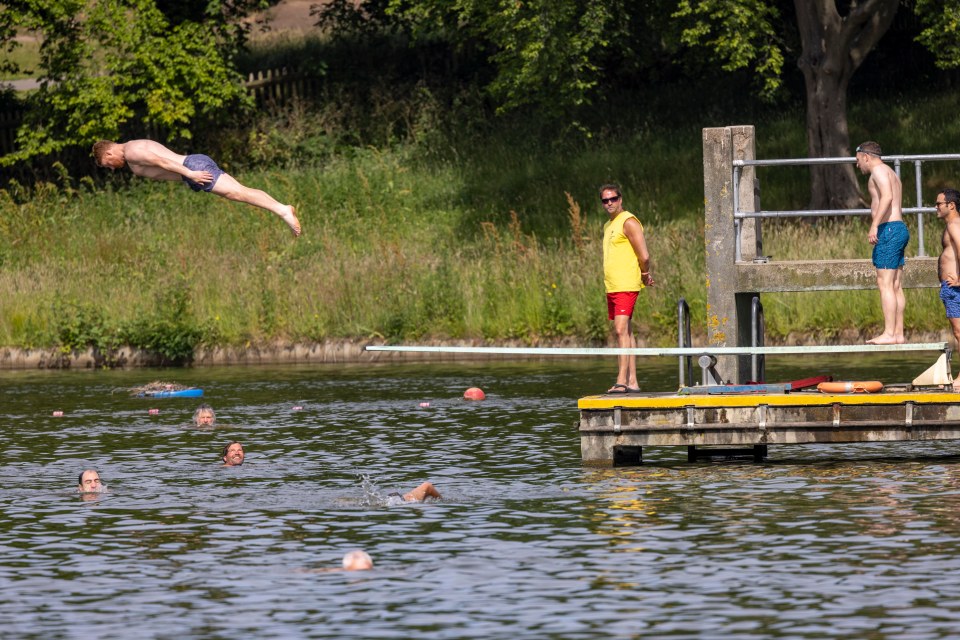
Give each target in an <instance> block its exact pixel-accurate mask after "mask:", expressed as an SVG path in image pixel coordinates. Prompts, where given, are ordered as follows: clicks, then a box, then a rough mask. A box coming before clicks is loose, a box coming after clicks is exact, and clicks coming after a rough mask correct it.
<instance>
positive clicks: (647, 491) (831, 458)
mask: <svg viewBox="0 0 960 640" xmlns="http://www.w3.org/2000/svg"><path fill="white" fill-rule="evenodd" d="M835 366H836V365H835V363H829V362H827V363H822V362H820V363H818V362H814V363H809V362H808V363H804V366H803V367H801V368H799V369H797V370H791V369H788V368H781V370H779V371H777V370H772V371H770V375H769V376H768V378H770V379H771V380H777V379H780V380H783V379H796V378H800V377H807V376H809V375H814V374H816V373H820V372H823V371H824V369H826V372H829V373H835V374H836V375H838V376H842V375H843V373H844V372H838V371H835V370H830V369H829V368H828V367H835ZM903 368H904V365H903V363H902V362H899V361H894V362H890V363H880V364H879V365H877V364H876V363H872V364H871V373H873V374H874V375H871V376H869V377H871V378H879V379H885V378H884V376H892V378H889V379H887V381H900V378H901V377H903V376H902V374H900V371H901V370H903ZM913 368H916V369H917V372H919V371H920V370H922V369H923V368H925V365H923V364H918V365H916V367H912V368H910V370H911V371H912V370H913ZM768 369H770V364H768ZM811 369H813V371H811ZM612 371H613V368H612V367H611V365H610V363H603V362H599V361H569V360H549V361H532V362H520V363H503V362H495V363H467V364H462V363H461V364H433V365H413V364H408V365H385V366H337V367H331V366H327V367H293V366H291V367H261V368H240V367H237V368H227V369H194V370H186V371H176V372H175V373H171V372H169V371H165V372H162V374H161V373H158V372H156V371H153V372H150V371H146V372H145V371H128V372H68V373H50V372H15V373H0V394H2V395H0V426H2V428H0V451H2V473H3V478H4V479H5V485H6V488H5V490H4V492H3V493H2V494H0V504H2V508H3V519H2V524H0V584H2V585H3V587H4V589H3V592H2V593H3V595H2V596H0V624H2V627H0V628H2V629H3V635H4V637H37V638H40V637H43V638H48V637H65V638H67V637H78V638H79V637H87V636H91V635H100V636H104V637H123V638H128V637H156V638H171V637H196V638H220V637H224V636H227V635H232V634H238V633H245V634H248V635H250V636H251V637H257V638H260V637H278V638H280V637H282V638H288V637H325V638H371V637H388V638H413V637H423V638H490V637H536V638H558V639H559V638H564V639H566V638H596V637H605V638H606V637H610V638H636V637H663V636H675V637H702V638H715V637H720V636H725V637H732V638H738V637H742V638H757V637H769V638H824V637H832V638H854V637H857V638H859V637H869V638H901V637H910V638H946V637H952V636H954V635H955V633H956V630H957V629H958V628H960V626H958V625H960V604H958V603H960V597H958V596H960V579H958V578H956V577H955V576H956V575H957V574H958V572H960V554H958V551H957V548H958V545H957V531H958V528H960V450H958V449H957V447H956V446H955V443H951V442H911V443H903V444H871V445H856V446H854V445H839V446H829V445H817V446H795V447H782V448H777V447H771V448H770V460H769V461H767V462H765V463H762V464H754V463H743V462H736V463H731V462H702V463H696V464H690V463H687V462H686V451H685V450H683V451H680V450H671V449H653V450H651V451H649V452H648V451H645V452H644V461H645V463H644V466H641V467H632V468H618V469H595V468H588V467H583V466H582V465H581V463H580V453H579V440H578V437H577V433H576V429H575V423H576V420H577V412H576V399H577V398H578V397H580V396H582V395H587V394H591V393H596V392H598V391H599V390H602V389H605V388H606V387H607V386H609V384H608V383H609V378H610V374H611V373H612ZM643 373H644V376H645V379H644V380H641V383H642V384H643V385H644V386H645V388H647V389H650V390H667V389H670V388H672V387H674V386H675V385H676V363H675V361H665V362H663V363H662V364H657V366H654V367H647V368H645V369H644V372H643ZM157 377H163V378H165V379H167V378H173V377H176V379H177V382H180V383H183V384H191V385H198V386H201V387H203V388H204V389H205V391H206V395H205V397H204V399H203V400H204V401H206V402H209V403H210V404H211V405H212V406H213V407H214V409H215V410H216V416H217V424H216V427H215V428H209V427H196V426H194V425H193V421H192V416H193V411H194V410H195V409H196V406H197V404H198V401H195V400H189V399H186V400H178V399H166V400H147V399H133V398H128V397H125V396H124V395H123V394H111V393H110V392H111V390H112V389H114V388H117V387H130V386H135V385H138V384H143V383H145V382H149V381H150V380H152V379H155V378H157ZM851 377H852V376H851ZM856 378H857V379H861V378H864V376H863V375H862V374H861V375H857V376H856ZM471 386H479V387H481V388H483V389H484V391H486V393H487V399H486V400H484V401H482V402H467V401H464V400H463V399H462V398H461V395H462V393H463V390H464V389H466V388H467V387H471ZM422 403H429V406H428V407H422V406H421V404H422ZM150 409H159V411H158V412H155V413H150V412H149V410H150ZM54 411H62V412H63V416H62V417H55V416H54V415H53V412H54ZM233 440H236V441H239V442H242V443H243V446H244V450H245V453H246V458H245V461H244V464H243V465H242V466H238V467H223V466H222V461H221V460H220V456H221V450H222V448H223V446H224V445H225V444H226V443H228V442H230V441H233ZM87 467H92V468H95V469H97V470H99V472H100V475H101V477H102V479H103V482H104V483H105V484H106V485H109V487H110V491H109V492H106V493H102V494H92V496H93V498H94V499H92V500H87V499H86V496H84V495H81V494H78V493H77V492H76V483H77V474H78V473H79V471H80V470H82V469H83V468H87ZM424 480H430V481H432V482H433V483H434V484H435V485H436V486H437V488H438V489H439V490H440V492H441V493H442V494H443V496H444V498H443V499H442V500H440V501H438V502H433V503H426V504H401V505H396V506H392V505H391V504H390V501H389V500H387V496H388V494H390V493H391V492H394V491H400V492H401V493H402V492H404V491H408V490H410V489H411V488H413V487H415V486H416V485H418V484H419V483H420V482H422V481H424ZM358 548H360V549H364V550H366V551H367V552H368V553H370V555H371V556H372V557H373V561H374V568H373V569H372V570H369V571H364V572H342V571H334V572H327V571H315V570H322V569H326V568H335V567H338V566H340V562H341V558H342V557H343V554H344V553H345V552H346V551H349V550H352V549H358Z"/></svg>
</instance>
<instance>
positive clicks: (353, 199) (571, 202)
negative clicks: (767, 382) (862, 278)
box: [0, 96, 960, 361]
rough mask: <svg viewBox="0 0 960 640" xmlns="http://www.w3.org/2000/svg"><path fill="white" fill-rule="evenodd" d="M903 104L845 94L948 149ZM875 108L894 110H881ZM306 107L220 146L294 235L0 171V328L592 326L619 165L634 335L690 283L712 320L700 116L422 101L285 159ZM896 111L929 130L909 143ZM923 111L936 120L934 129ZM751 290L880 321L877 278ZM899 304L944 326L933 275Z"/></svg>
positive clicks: (325, 332)
mask: <svg viewBox="0 0 960 640" xmlns="http://www.w3.org/2000/svg"><path fill="white" fill-rule="evenodd" d="M427 102H429V100H428V101H427ZM425 104H426V103H425ZM904 104H906V102H903V103H901V102H898V101H894V103H893V104H892V105H890V104H887V103H885V102H882V101H872V102H866V103H863V104H858V105H855V106H854V108H853V110H852V113H851V128H852V129H853V131H854V132H855V133H854V134H853V135H854V136H855V137H856V138H860V137H863V138H867V137H869V138H874V139H879V140H881V141H883V142H884V145H885V146H887V147H888V148H892V149H894V150H895V151H893V152H894V153H912V152H919V151H923V152H945V151H955V150H957V148H958V147H960V131H958V130H957V125H956V124H955V123H953V122H952V121H951V120H950V119H949V118H948V117H947V115H946V114H948V113H949V112H950V110H951V109H952V107H951V106H950V104H951V102H950V101H949V100H948V98H947V97H944V96H932V97H929V98H924V99H922V100H917V101H914V102H911V103H910V106H911V110H910V111H909V113H908V112H906V111H905V110H904V106H903V105H904ZM884 111H885V112H886V113H887V114H888V116H889V117H888V119H887V120H884V118H883V116H882V115H877V114H878V112H884ZM894 116H895V117H894ZM314 117H316V116H315V114H313V115H312V114H310V113H308V112H306V111H304V110H301V111H300V112H297V111H291V112H290V113H289V114H288V115H287V118H286V119H282V120H274V121H271V122H269V123H261V124H262V125H263V126H265V127H266V128H265V129H261V130H260V131H259V132H257V131H254V132H253V133H251V134H248V135H251V136H254V138H247V139H248V140H249V139H256V136H257V135H268V136H272V137H271V138H270V140H271V142H270V143H269V144H266V143H265V146H264V148H265V149H267V150H272V152H273V153H275V154H277V156H278V157H276V158H274V160H275V162H273V164H266V162H267V160H268V158H267V157H266V156H265V157H264V164H263V165H262V166H261V168H253V167H251V166H250V165H248V164H240V163H236V164H231V163H230V161H229V159H228V160H227V162H226V164H227V169H228V170H229V171H231V173H233V174H234V175H235V176H236V177H237V178H238V179H240V180H241V181H242V182H244V183H246V184H248V185H250V186H254V187H258V188H262V189H264V190H266V191H267V192H268V193H271V194H273V195H274V196H276V197H277V198H278V199H280V200H281V201H284V202H289V203H292V204H295V205H296V206H297V207H298V211H299V213H300V215H301V221H302V223H303V227H304V234H303V236H302V237H301V238H299V239H296V240H294V239H292V238H290V236H289V232H288V231H287V229H286V226H285V225H284V224H283V223H282V222H281V221H280V220H279V219H276V218H275V217H274V216H272V215H271V214H269V213H266V212H263V211H260V210H257V209H253V208H251V207H247V206H244V205H237V204H233V203H230V202H227V201H226V200H223V199H220V198H217V197H215V196H210V195H206V194H195V193H193V192H191V191H189V190H188V189H186V188H184V187H183V186H182V185H179V184H174V183H156V182H148V181H143V180H139V179H136V180H129V179H123V178H121V177H117V178H115V179H110V180H107V181H106V184H105V185H100V186H94V185H93V183H92V182H90V181H88V180H85V181H82V182H80V183H74V182H73V181H71V180H70V178H69V177H68V176H66V175H63V176H61V178H60V179H59V181H57V182H54V183H48V184H40V185H37V186H36V187H32V188H30V189H27V188H24V187H20V186H19V185H16V184H11V185H8V187H7V188H6V189H4V190H2V191H0V237H2V242H0V344H4V345H10V346H21V347H41V346H42V347H49V346H58V347H60V348H61V349H64V350H65V351H68V350H70V349H73V348H79V347H85V346H90V345H93V346H96V347H98V348H102V349H109V348H110V347H111V346H113V345H116V344H120V343H130V344H133V345H134V346H144V347H146V348H151V349H154V350H157V351H160V352H162V353H164V354H165V356H166V357H168V358H169V359H170V360H171V361H178V360H184V359H188V358H189V352H190V351H191V350H192V349H193V348H194V347H195V346H196V345H199V344H222V345H245V344H261V343H266V342H270V341H277V340H280V341H288V342H300V341H322V340H332V339H344V338H347V339H352V338H360V339H364V338H372V337H379V338H384V339H387V340H390V341H395V342H401V341H429V340H450V339H457V340H459V339H478V340H490V341H503V340H516V341H520V342H525V343H539V342H543V341H554V340H571V341H575V342H579V343H591V342H592V343H597V342H602V341H605V340H607V336H608V326H607V319H606V305H605V302H604V293H603V284H602V274H601V255H600V254H601V247H600V233H601V226H602V224H603V222H604V220H605V218H606V214H605V213H604V212H603V211H602V209H601V208H600V206H599V204H598V202H597V192H596V188H597V185H599V184H601V183H604V182H607V181H617V182H620V183H622V184H623V185H624V195H625V205H626V208H627V209H629V210H630V211H632V212H634V213H635V214H637V215H638V217H639V218H640V219H641V221H642V222H643V224H644V227H645V230H646V235H647V240H648V243H649V246H650V250H651V254H652V259H653V269H654V273H655V278H656V281H657V284H656V286H655V287H653V288H651V289H648V290H647V291H645V292H644V294H643V295H642V296H641V298H640V302H639V307H638V310H637V315H636V319H637V325H638V333H639V335H640V337H641V339H642V341H643V342H644V343H646V344H657V345H668V344H674V343H675V341H676V307H677V301H678V299H679V298H681V297H683V298H685V299H686V300H687V302H688V303H689V304H690V306H691V312H692V317H693V319H694V330H695V332H696V333H697V334H698V336H697V337H698V338H700V339H702V338H703V336H704V335H705V328H704V327H703V326H702V323H701V322H698V319H703V318H705V317H706V297H705V296H706V293H705V286H704V284H705V273H704V268H705V267H704V256H703V253H704V244H703V243H704V239H703V205H702V202H703V187H702V171H701V165H702V161H701V156H700V154H701V141H700V126H699V125H697V126H693V125H689V124H680V125H677V126H673V127H666V126H665V127H662V128H657V127H656V126H654V125H650V124H649V123H647V124H645V125H643V126H638V127H637V128H636V130H634V131H632V132H629V133H624V132H625V130H627V129H629V128H630V127H629V122H621V126H620V127H619V128H618V129H617V130H616V131H611V132H608V133H607V134H598V135H595V136H594V137H586V136H583V135H580V134H576V133H575V132H572V133H571V134H570V135H569V136H568V137H567V138H565V139H561V140H560V141H559V142H558V141H557V139H556V138H553V139H547V138H544V137H542V136H539V135H534V134H528V135H525V134H524V131H525V128H524V125H523V122H522V121H518V120H515V121H505V122H503V123H502V126H501V127H498V128H495V127H484V126H478V127H476V128H474V129H473V130H472V132H471V133H469V134H464V135H463V136H462V137H457V136H456V135H455V128H451V125H450V124H449V123H447V124H446V125H441V124H438V123H437V122H436V121H431V120H430V119H429V118H427V119H426V120H424V123H423V124H422V125H418V126H416V127H413V129H411V130H410V131H409V134H410V135H409V137H408V138H407V139H406V140H403V141H394V142H393V143H392V144H384V145H383V146H379V147H351V148H348V149H342V150H339V151H336V152H333V151H329V150H328V152H324V153H321V154H316V155H315V156H312V157H311V159H310V161H309V162H307V161H304V160H303V159H302V158H300V159H298V158H292V157H279V156H283V154H284V152H285V151H284V148H283V146H282V145H283V144H284V141H285V140H287V139H288V138H287V137H285V136H284V133H285V132H289V133H291V137H292V138H296V135H299V136H300V138H297V139H301V140H302V139H305V138H309V135H307V134H309V133H310V132H316V127H315V126H314V124H315V123H312V122H307V121H306V120H309V119H310V118H314ZM904 119H907V120H909V122H910V123H911V124H910V127H912V129H913V130H914V131H916V132H918V133H920V134H924V137H923V139H922V140H918V141H917V142H916V143H913V142H912V141H911V139H912V138H911V137H910V136H908V135H907V133H906V132H904V131H903V130H902V129H901V126H902V125H901V122H902V121H903V120H904ZM884 122H887V124H886V125H883V123H884ZM924 123H936V124H935V125H927V124H924ZM722 124H727V123H726V122H705V123H703V125H706V126H714V125H722ZM756 124H757V135H758V147H759V149H758V156H759V157H798V156H802V155H803V147H804V144H803V130H802V126H803V119H802V113H799V112H795V111H793V112H792V111H790V110H785V111H781V112H779V113H776V114H771V115H767V116H765V117H764V118H763V119H762V120H759V121H757V123H756ZM881 125H882V126H881ZM931 126H934V127H939V126H942V129H943V132H944V135H942V136H939V137H938V138H937V140H936V144H933V143H931V142H930V141H929V140H928V139H927V136H926V134H928V133H932V130H931V129H930V127H931ZM531 127H533V128H535V126H534V125H531ZM298 132H299V133H298ZM294 134H296V135H294ZM311 135H312V134H311ZM291 144H293V143H291ZM931 166H932V165H931ZM925 171H927V170H925ZM925 180H926V181H927V182H928V184H925V185H924V189H925V190H926V191H927V193H929V197H928V201H930V202H932V197H933V195H934V194H935V191H932V192H931V191H930V190H931V189H936V188H940V186H939V185H942V184H943V183H944V182H945V181H948V180H950V175H949V172H948V171H945V170H940V169H930V170H929V173H926V176H925ZM761 186H762V189H763V196H764V206H765V207H767V208H793V207H796V206H802V205H803V204H804V203H805V201H806V199H807V198H808V196H809V194H808V193H807V192H806V189H807V188H808V187H807V183H806V182H805V179H804V178H803V177H802V176H798V175H795V174H794V175H791V174H789V173H788V174H784V175H780V176H777V175H771V176H770V177H768V176H766V175H762V176H761ZM910 225H911V232H912V233H914V234H916V224H915V222H914V221H912V220H911V221H910ZM938 225H939V223H938V222H937V221H936V220H935V219H933V218H932V216H928V221H927V236H926V243H927V247H928V252H930V251H935V250H936V249H937V247H938V246H939V245H938V244H937V241H938V240H939V226H938ZM866 227H867V225H866V222H865V220H862V219H855V220H846V221H822V222H820V223H818V224H815V225H808V224H804V223H798V222H794V223H786V222H780V223H774V224H770V223H767V224H766V226H765V228H764V234H765V235H764V239H765V249H766V251H767V252H768V253H771V254H773V255H774V256H775V258H778V259H779V258H783V259H789V258H798V259H799V258H802V259H816V258H822V259H826V258H836V257H866V256H868V255H869V249H870V248H869V245H868V244H867V243H866V239H865V236H866V230H867V229H866ZM911 247H916V242H915V241H914V242H912V244H911ZM911 250H912V251H915V249H911ZM764 305H765V310H766V322H767V330H768V337H769V339H770V340H773V341H776V340H793V339H797V338H798V337H813V338H814V339H836V338H837V337H839V336H843V335H846V333H850V332H853V333H855V334H857V335H863V334H869V333H872V332H875V331H877V330H878V329H879V327H880V325H881V322H882V320H881V316H880V307H879V300H878V297H877V293H876V292H875V291H863V292H849V293H816V294H813V293H808V294H781V295H775V296H774V295H770V296H764ZM906 315H907V318H906V320H907V329H908V331H923V332H926V331H938V330H940V329H941V328H945V327H946V323H945V321H944V320H943V310H942V306H941V305H940V302H939V300H938V298H937V295H936V293H935V292H934V291H933V290H918V291H910V292H908V307H907V314H906ZM845 332H846V333H845Z"/></svg>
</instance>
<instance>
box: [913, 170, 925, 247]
mask: <svg viewBox="0 0 960 640" xmlns="http://www.w3.org/2000/svg"><path fill="white" fill-rule="evenodd" d="M921 164H922V161H921V160H917V161H916V162H915V163H914V178H915V182H916V186H917V208H918V209H919V208H920V207H922V206H923V171H922V170H921V169H920V165H921ZM917 236H918V238H917V240H918V242H919V244H918V245H917V255H918V256H920V257H923V256H925V255H927V252H926V249H924V246H923V212H922V211H920V212H918V213H917Z"/></svg>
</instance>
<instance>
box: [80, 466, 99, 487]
mask: <svg viewBox="0 0 960 640" xmlns="http://www.w3.org/2000/svg"><path fill="white" fill-rule="evenodd" d="M88 471H93V472H94V473H96V474H97V477H98V478H99V477H100V474H99V473H97V470H96V469H84V470H83V471H81V472H80V475H78V476H77V484H83V474H85V473H87V472H88Z"/></svg>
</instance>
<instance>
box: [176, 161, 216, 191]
mask: <svg viewBox="0 0 960 640" xmlns="http://www.w3.org/2000/svg"><path fill="white" fill-rule="evenodd" d="M183 166H185V167H186V168H187V169H190V170H191V171H209V172H210V173H212V174H213V180H211V181H210V182H208V183H206V184H197V183H196V182H194V181H193V180H191V179H189V178H187V177H186V176H184V177H183V181H184V182H186V183H187V184H188V185H190V188H191V189H193V190H194V191H207V192H210V191H213V186H214V185H215V184H217V180H219V179H220V176H222V175H223V174H224V173H226V171H224V170H223V169H221V168H220V167H218V166H217V163H216V162H214V161H213V159H212V158H211V157H210V156H205V155H203V154H201V153H197V154H194V155H192V156H187V157H186V158H184V159H183Z"/></svg>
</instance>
